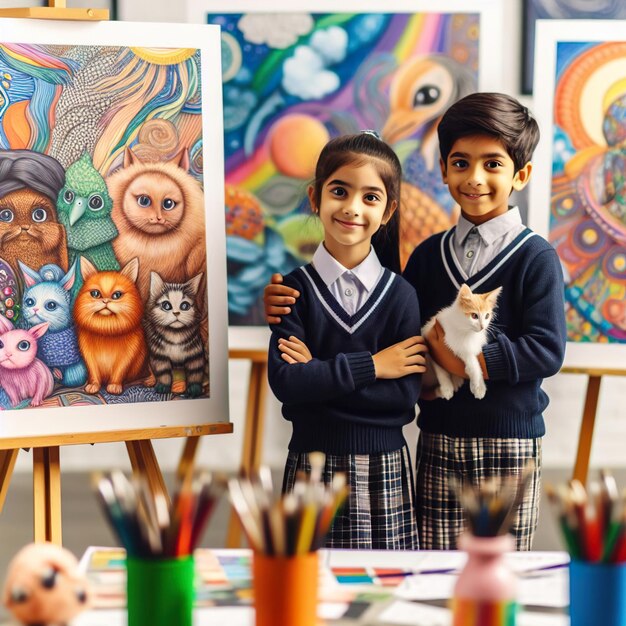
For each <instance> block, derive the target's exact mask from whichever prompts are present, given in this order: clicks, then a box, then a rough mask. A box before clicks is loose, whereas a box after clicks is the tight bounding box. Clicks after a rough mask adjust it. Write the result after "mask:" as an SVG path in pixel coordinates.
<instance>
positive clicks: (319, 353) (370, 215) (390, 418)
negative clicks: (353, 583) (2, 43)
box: [268, 131, 426, 549]
mask: <svg viewBox="0 0 626 626" xmlns="http://www.w3.org/2000/svg"><path fill="white" fill-rule="evenodd" d="M400 179H401V166H400V162H399V161H398V158H397V157H396V155H395V153H394V152H393V151H392V150H391V148H390V147H389V146H388V145H387V144H385V143H384V142H383V141H381V140H380V139H379V138H378V136H377V135H376V134H375V133H373V132H371V131H364V132H362V133H359V134H356V135H347V136H343V137H338V138H336V139H333V140H331V141H330V142H329V143H328V144H327V145H326V146H325V147H324V149H323V150H322V152H321V153H320V156H319V159H318V162H317V166H316V171H315V180H314V182H313V184H312V185H311V186H310V187H309V190H308V194H309V200H310V202H311V208H312V210H313V212H314V213H316V214H317V215H319V218H320V219H321V221H322V225H323V227H324V241H323V243H322V244H320V246H319V247H318V249H317V251H316V252H315V255H314V256H313V261H312V263H311V264H309V265H305V266H303V267H300V268H298V269H297V270H295V271H293V272H292V273H291V274H289V275H287V276H286V277H285V279H284V283H285V285H287V286H289V287H292V288H294V289H296V290H297V291H298V292H299V294H300V297H299V298H297V302H296V303H295V304H294V305H293V306H292V307H291V310H292V312H291V313H290V314H289V315H285V316H283V318H282V322H281V323H280V324H276V325H273V326H272V338H271V341H270V347H269V359H268V361H269V373H268V375H269V382H270V386H271V388H272V390H273V392H274V394H275V395H276V397H277V398H278V399H279V400H280V401H281V402H282V403H283V416H284V417H285V419H287V420H289V421H290V422H291V423H292V427H293V433H292V437H291V441H290V443H289V455H288V457H287V464H286V467H285V476H284V481H283V491H284V492H287V491H291V490H292V489H293V486H294V482H295V478H296V473H297V472H298V471H300V470H304V471H305V472H307V473H309V472H310V471H311V465H310V461H309V453H310V452H313V451H317V450H321V451H322V452H324V453H325V454H326V465H325V468H324V472H323V480H324V482H326V483H329V482H331V481H332V479H333V476H334V474H335V473H336V472H344V473H346V475H347V479H348V484H349V486H350V497H349V500H348V503H347V505H346V506H345V507H344V509H343V511H342V512H341V514H340V515H338V516H337V518H336V519H335V522H334V524H333V528H332V531H331V533H330V536H329V538H328V541H327V546H328V547H333V548H370V549H416V548H417V547H418V545H417V543H418V541H417V530H416V524H415V512H414V488H413V480H412V474H413V471H412V469H411V459H410V456H409V452H408V449H407V445H406V442H405V440H404V437H403V434H402V427H403V426H404V425H405V424H408V423H409V422H411V421H412V420H413V419H414V417H415V403H416V402H417V398H418V396H419V391H420V378H421V377H420V376H419V375H418V374H421V373H422V372H424V369H425V367H424V356H423V353H424V352H425V351H426V348H425V345H424V343H423V340H422V338H421V337H417V336H416V335H417V334H418V333H419V329H420V318H419V308H418V303H417V296H416V295H415V290H414V289H413V288H412V287H411V286H410V285H409V284H408V283H406V282H405V281H404V280H403V279H402V278H401V277H400V276H398V275H396V274H394V273H393V272H391V271H390V270H388V269H384V268H383V267H382V265H381V264H380V261H379V260H378V258H377V256H376V253H375V252H374V250H373V249H372V247H371V239H372V235H374V233H375V232H376V231H377V230H378V229H379V227H380V226H381V224H385V223H387V221H388V220H389V218H390V217H391V216H392V215H393V213H394V211H395V210H396V208H397V206H398V201H399V196H400ZM394 344H395V345H394Z"/></svg>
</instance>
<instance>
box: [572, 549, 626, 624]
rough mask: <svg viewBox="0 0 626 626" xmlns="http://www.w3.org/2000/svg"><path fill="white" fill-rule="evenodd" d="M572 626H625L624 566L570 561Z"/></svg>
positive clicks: (625, 593) (625, 566) (625, 591)
mask: <svg viewBox="0 0 626 626" xmlns="http://www.w3.org/2000/svg"><path fill="white" fill-rule="evenodd" d="M569 598H570V600H569V601H570V606H569V610H570V624H571V626H590V625H593V624H598V625H600V624H601V625H602V626H626V564H624V563H615V564H613V563H587V562H586V561H572V562H571V563H570V566H569Z"/></svg>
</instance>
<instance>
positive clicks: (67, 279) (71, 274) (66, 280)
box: [59, 259, 78, 291]
mask: <svg viewBox="0 0 626 626" xmlns="http://www.w3.org/2000/svg"><path fill="white" fill-rule="evenodd" d="M77 263H78V259H75V260H74V263H72V267H70V269H69V270H68V271H67V274H65V276H63V278H62V279H61V280H60V281H59V284H60V285H61V287H62V288H63V289H65V291H69V290H70V289H71V288H72V287H73V286H74V281H75V280H76V264H77Z"/></svg>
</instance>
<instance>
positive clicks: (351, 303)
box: [311, 243, 384, 315]
mask: <svg viewBox="0 0 626 626" xmlns="http://www.w3.org/2000/svg"><path fill="white" fill-rule="evenodd" d="M311 263H312V265H313V267H314V268H315V271H316V272H317V273H318V274H319V275H320V277H321V279H322V280H323V281H324V284H325V285H326V286H327V287H328V289H329V291H330V293H332V294H333V296H334V297H335V299H336V300H337V302H339V304H341V306H342V307H343V309H344V310H345V311H346V313H348V315H354V314H355V313H356V312H357V311H358V310H359V309H360V308H361V307H362V306H363V305H364V304H365V303H366V302H367V299H368V298H369V297H370V295H371V293H372V291H373V290H374V288H375V287H376V285H377V284H378V281H379V280H380V279H381V277H382V275H383V272H384V268H383V266H382V265H381V264H380V261H379V260H378V256H377V255H376V252H374V248H370V253H369V254H368V255H367V256H366V257H365V259H364V260H363V261H362V262H361V263H359V265H357V266H356V267H354V268H352V269H351V270H349V269H346V268H345V267H344V266H343V265H342V264H341V263H339V261H337V259H335V257H333V256H332V255H331V254H330V252H328V250H326V248H325V247H324V243H320V245H319V246H318V248H317V250H316V251H315V254H314V255H313V260H312V261H311Z"/></svg>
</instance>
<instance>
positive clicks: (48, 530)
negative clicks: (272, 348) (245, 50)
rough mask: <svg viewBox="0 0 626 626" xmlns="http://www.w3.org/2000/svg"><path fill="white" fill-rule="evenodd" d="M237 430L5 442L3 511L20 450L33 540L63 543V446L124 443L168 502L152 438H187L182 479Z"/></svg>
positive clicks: (81, 15)
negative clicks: (207, 438) (29, 480)
mask: <svg viewBox="0 0 626 626" xmlns="http://www.w3.org/2000/svg"><path fill="white" fill-rule="evenodd" d="M0 17H12V18H31V19H32V18H35V19H47V20H81V21H102V20H108V19H109V11H108V9H91V8H67V6H66V0H48V6H47V7H30V8H13V9H0ZM232 431H233V427H232V424H231V423H229V422H217V423H209V424H203V425H193V426H164V427H156V428H153V429H146V428H144V429H138V430H130V431H129V430H124V431H109V432H98V433H79V434H75V433H68V434H62V435H54V436H44V437H20V438H4V439H0V512H1V511H2V508H3V506H4V502H5V500H6V495H7V491H8V488H9V483H10V480H11V477H12V474H13V469H14V467H15V462H16V460H17V455H18V452H19V450H20V448H33V509H34V539H35V541H52V542H54V543H57V544H61V542H62V532H61V471H60V454H59V453H60V446H65V445H72V444H87V443H89V444H95V443H111V442H121V441H123V442H125V443H126V448H127V451H128V455H129V458H130V463H131V466H132V469H133V472H134V473H135V474H136V475H139V476H142V477H143V478H145V480H146V481H147V483H148V485H149V486H150V489H151V491H152V492H153V493H154V494H158V493H160V494H162V495H163V496H164V497H165V498H166V500H167V501H168V502H169V495H168V493H167V489H166V486H165V482H164V480H163V475H162V473H161V470H160V468H159V464H158V462H157V459H156V456H155V454H154V448H153V446H152V442H151V440H152V439H161V438H173V437H186V438H187V441H186V444H185V447H184V450H183V454H182V456H181V459H180V462H179V465H178V470H177V476H179V477H184V476H186V475H187V474H188V473H189V472H190V471H192V470H193V464H194V457H195V454H196V451H197V447H198V443H199V440H200V437H201V436H202V435H215V434H221V433H232Z"/></svg>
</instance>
